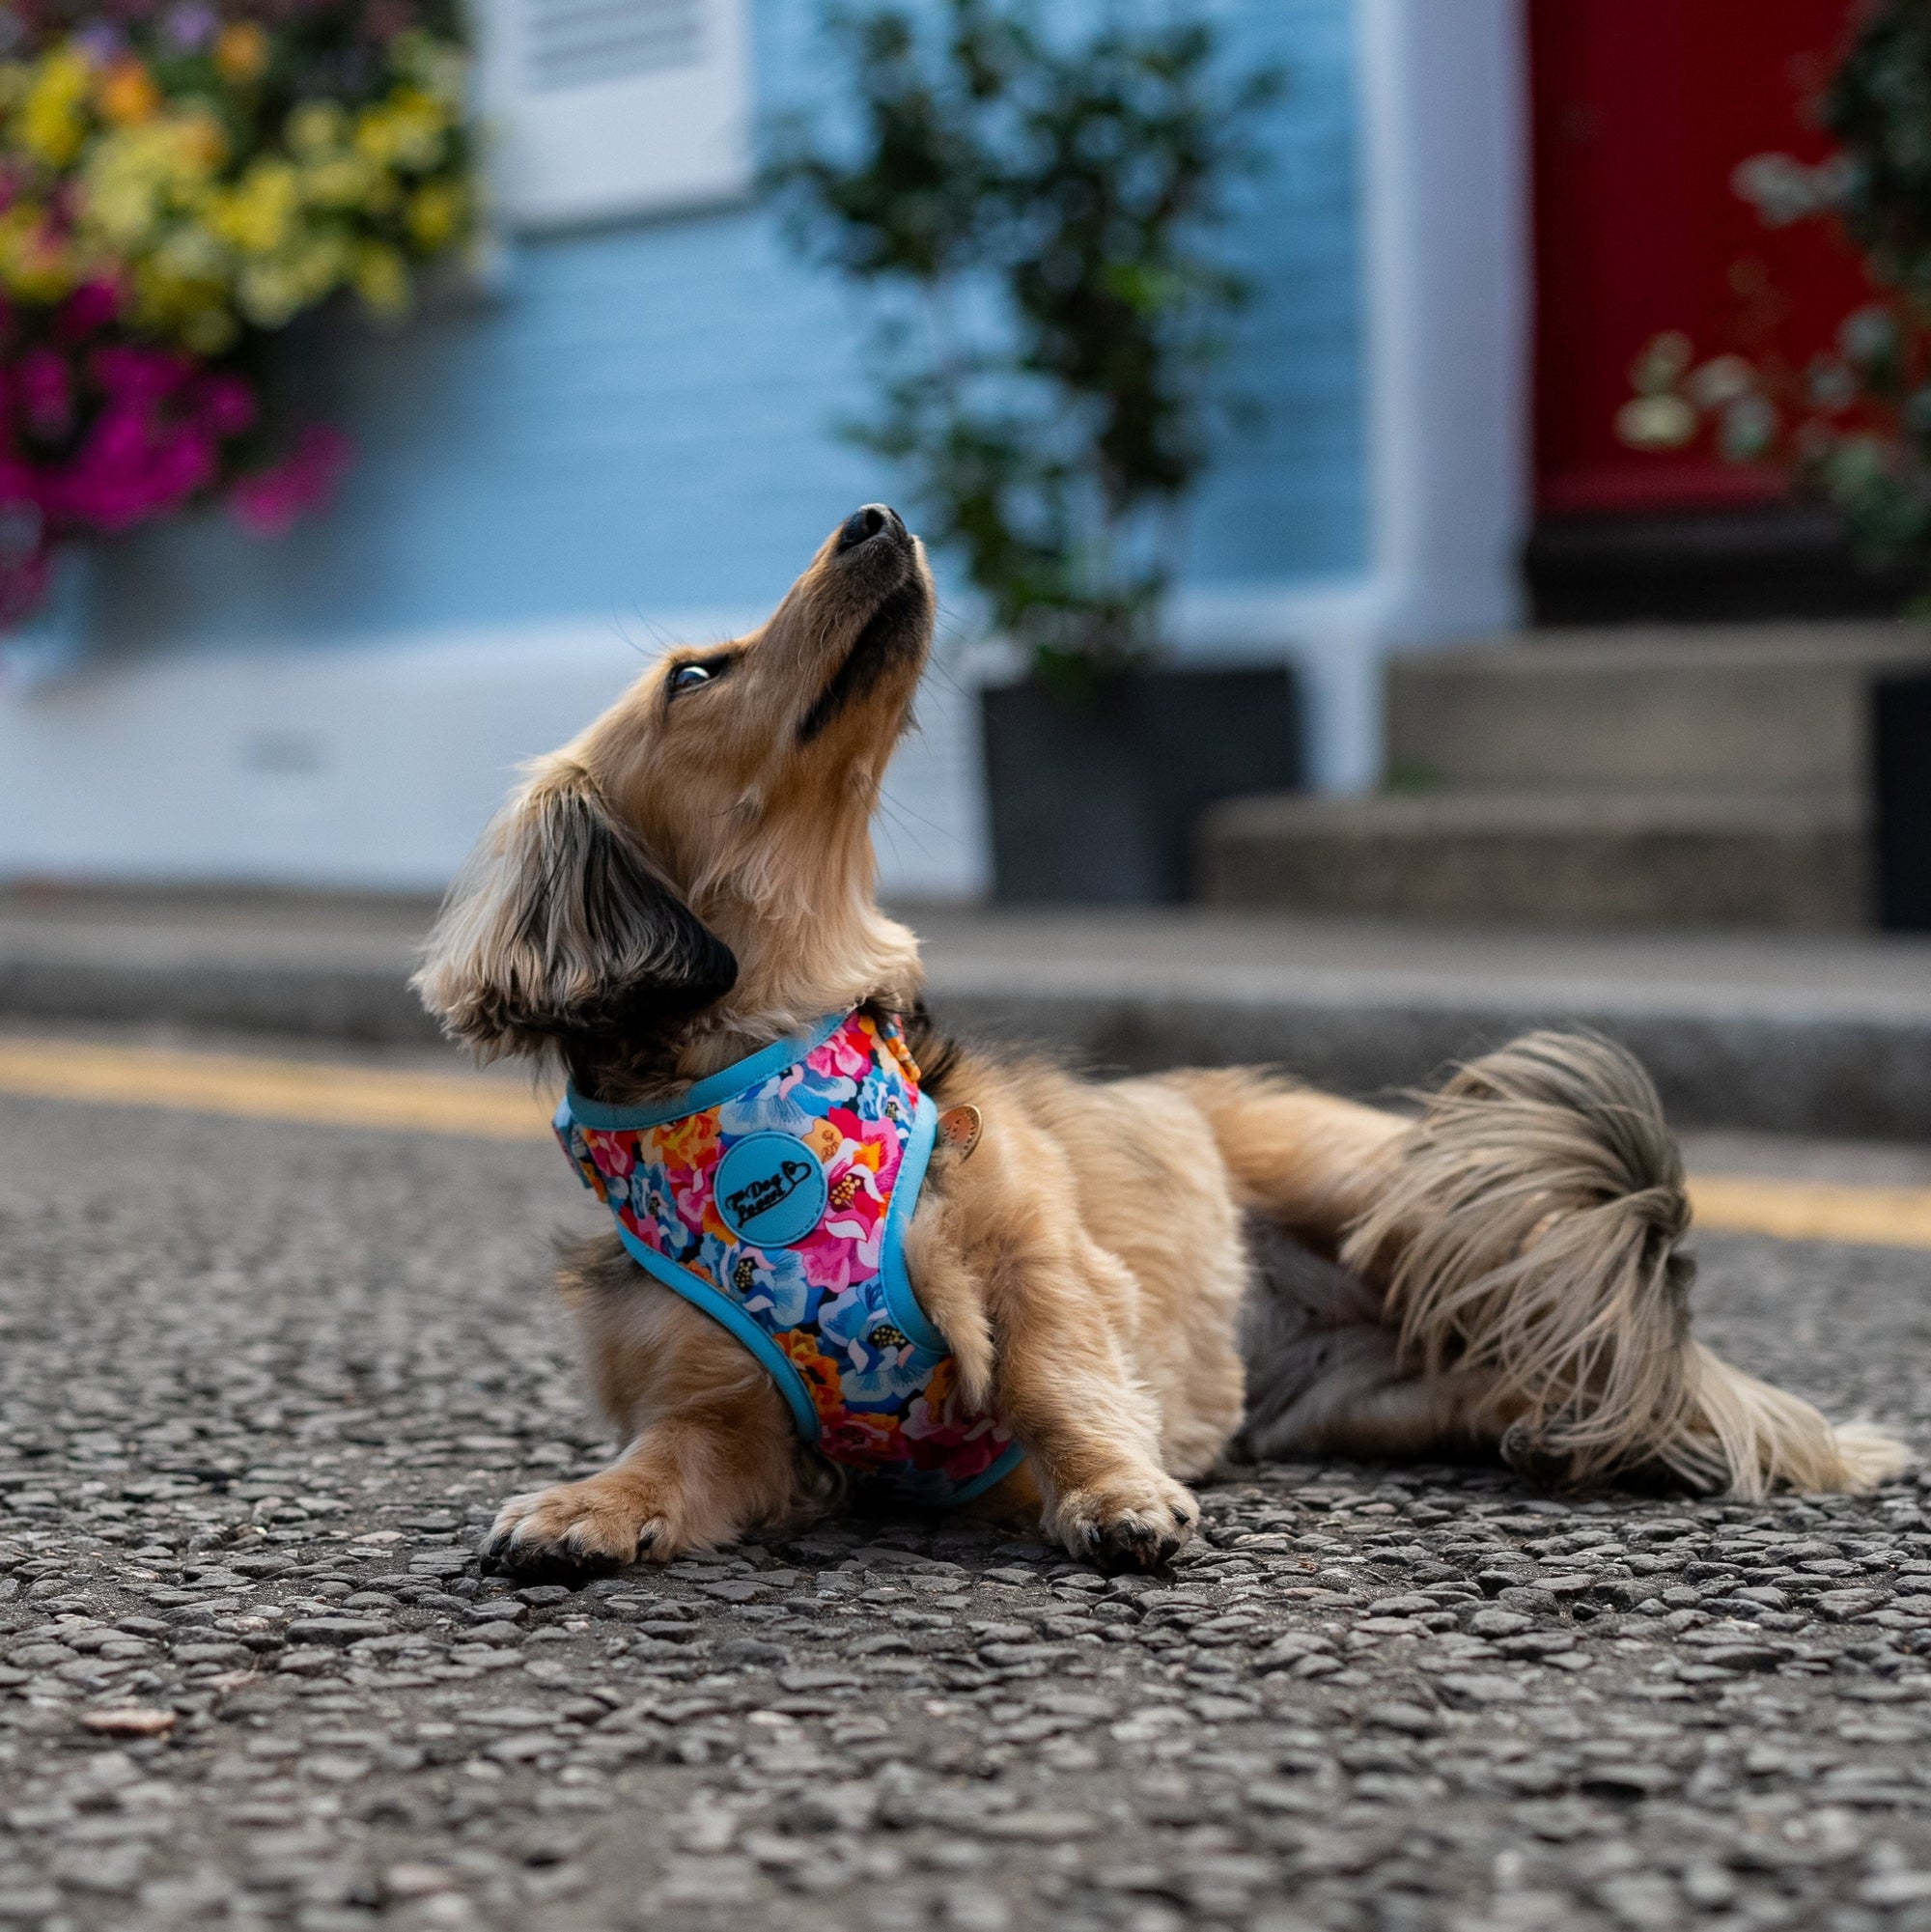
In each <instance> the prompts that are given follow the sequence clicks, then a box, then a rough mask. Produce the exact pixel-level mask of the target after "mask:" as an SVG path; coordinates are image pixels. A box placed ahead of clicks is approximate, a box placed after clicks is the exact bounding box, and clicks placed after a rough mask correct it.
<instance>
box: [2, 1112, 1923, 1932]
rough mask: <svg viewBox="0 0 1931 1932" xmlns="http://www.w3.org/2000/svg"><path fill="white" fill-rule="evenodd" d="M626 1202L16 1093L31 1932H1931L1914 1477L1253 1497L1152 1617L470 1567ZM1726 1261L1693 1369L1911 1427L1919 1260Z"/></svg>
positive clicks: (16, 1706) (1364, 1488)
mask: <svg viewBox="0 0 1931 1932" xmlns="http://www.w3.org/2000/svg"><path fill="white" fill-rule="evenodd" d="M595 1213H596V1210H595V1209H594V1207H592V1206H591V1205H590V1204H588V1203H587V1202H586V1201H584V1200H583V1199H582V1197H581V1196H580V1195H579V1193H578V1190H576V1189H575V1188H574V1186H573V1185H572V1184H571V1181H570V1179H569V1176H568V1174H567V1173H566V1172H565V1171H564V1168H563V1165H562V1162H561V1161H560V1159H559V1158H558V1157H557V1156H556V1155H555V1154H554V1153H553V1152H551V1151H549V1150H547V1149H546V1148H544V1147H542V1146H541V1145H533V1144H523V1143H517V1142H496V1143H492V1142H490V1141H486V1140H480V1139H465V1140H457V1139H444V1138H438V1137H434V1136H432V1135H429V1134H397V1133H383V1132H373V1131H364V1130H359V1129H353V1128H345V1127H327V1126H319V1125H308V1126H296V1125H287V1124H281V1123H277V1122H272V1121H266V1120H264V1121H251V1120H240V1119H218V1118H210V1117H200V1116H196V1115H191V1114H185V1113H175V1112H167V1111H159V1110H152V1109H136V1108H131V1107H130V1108H119V1107H114V1106H98V1105H76V1104H70V1103H67V1102H61V1101H53V1100H44V1099H33V1098H20V1097H13V1098H0V1651H4V1656H0V1822H4V1826H5V1830H4V1833H0V1926H6V1927H16V1926H33V1925H38V1926H42V1927H44V1928H47V1932H56V1928H95V1927H102V1928H106V1927H126V1928H130V1932H131V1928H137V1927H138V1928H141V1932H149V1929H150V1928H155V1932H162V1929H163V1928H168V1927H173V1926H182V1927H196V1928H199V1927H203V1926H210V1927H217V1928H219V1927H232V1928H253V1927H265V1928H266V1927H282V1926H293V1927H296V1928H299V1932H373V1928H377V1927H381V1928H387V1927H392V1926H393V1927H422V1928H432V1927H437V1928H457V1932H460V1929H461V1928H465V1927H472V1926H491V1927H495V1926H501V1927H506V1928H508V1927H516V1928H519V1932H521V1928H530V1932H594V1928H601V1927H606V1926H609V1927H642V1926H646V1925H648V1926H651V1927H659V1926H661V1927H667V1928H677V1927H682V1926H685V1925H691V1926H703V1925H716V1926H730V1927H734V1928H735V1927H743V1926H754V1927H764V1926H784V1927H793V1926H796V1927H801V1928H820V1927H822V1928H826V1932H831V1928H838V1932H846V1928H855V1932H913V1929H914V1928H925V1927H935V1928H952V1932H1003V1929H1004V1928H1008V1927H1015V1928H1018V1927H1028V1926H1035V1925H1039V1926H1052V1927H1059V1928H1066V1932H1085V1928H1089V1927H1090V1928H1100V1927H1107V1928H1112V1927H1118V1928H1122V1932H1169V1928H1174V1927H1178V1926H1182V1925H1195V1924H1198V1925H1213V1926H1229V1927H1232V1926H1251V1927H1255V1928H1265V1932H1298V1928H1305V1927H1325V1928H1332V1932H1422V1928H1432V1927H1437V1926H1440V1927H1443V1928H1453V1932H1464V1928H1467V1932H1477V1928H1479V1932H1531V1928H1539V1927H1544V1926H1548V1927H1561V1928H1563V1932H1572V1928H1588V1927H1594V1926H1618V1927H1628V1928H1631V1932H1650V1928H1660V1927H1667V1926H1674V1925H1679V1924H1682V1925H1698V1926H1709V1927H1713V1928H1714V1927H1729V1928H1758V1927H1761V1928H1772V1927H1784V1926H1787V1927H1792V1928H1810V1927H1823V1928H1828V1932H1889V1928H1898V1932H1919V1929H1921V1928H1931V1753H1927V1752H1926V1750H1925V1744H1926V1741H1927V1739H1931V1521H1927V1516H1926V1513H1925V1509H1924V1507H1923V1505H1922V1501H1921V1499H1920V1491H1919V1489H1918V1488H1917V1484H1916V1483H1915V1481H1913V1480H1909V1479H1907V1480H1906V1481H1905V1482H1903V1483H1901V1484H1899V1485H1896V1486H1893V1487H1892V1488H1891V1489H1889V1491H1887V1492H1886V1493H1885V1494H1883V1495H1882V1496H1880V1497H1877V1498H1872V1499H1868V1500H1863V1501H1857V1502H1845V1501H1840V1500H1834V1499H1828V1498H1812V1499H1807V1500H1805V1499H1797V1498H1789V1499H1784V1500H1780V1501H1778V1502H1777V1503H1775V1504H1774V1505H1772V1506H1769V1507H1765V1508H1744V1507H1737V1506H1726V1505H1721V1504H1710V1503H1686V1502H1685V1501H1683V1500H1681V1499H1666V1498H1665V1499H1654V1498H1652V1499H1635V1498H1616V1497H1602V1498H1592V1499H1588V1500H1582V1501H1573V1500H1572V1501H1570V1502H1567V1503H1558V1502H1554V1501H1552V1500H1549V1499H1547V1498H1542V1497H1540V1496H1537V1495H1534V1494H1533V1493H1531V1492H1529V1491H1527V1490H1525V1489H1524V1488H1523V1487H1522V1486H1521V1485H1520V1484H1518V1483H1517V1482H1515V1481H1514V1480H1513V1479H1512V1478H1510V1477H1508V1476H1507V1475H1505V1474H1503V1473H1502V1472H1500V1471H1496V1470H1434V1469H1430V1470H1416V1469H1377V1468H1361V1467H1355V1466H1340V1465H1304V1466H1292V1467H1274V1468H1268V1469H1264V1470H1255V1471H1242V1472H1238V1473H1236V1474H1234V1475H1232V1476H1231V1477H1230V1479H1229V1480H1227V1481H1225V1482H1222V1483H1217V1484H1215V1485H1211V1486H1209V1487H1208V1489H1207V1491H1206V1493H1205V1497H1204V1500H1205V1503H1206V1522H1207V1534H1206V1538H1205V1540H1204V1541H1203V1542H1202V1543H1201V1545H1199V1546H1198V1548H1197V1549H1196V1551H1195V1552H1193V1553H1191V1555H1190V1560H1187V1561H1185V1562H1184V1563H1183V1564H1182V1566H1181V1567H1180V1568H1178V1569H1177V1570H1176V1572H1175V1573H1174V1575H1173V1576H1172V1577H1171V1578H1170V1579H1161V1580H1133V1581H1123V1582H1109V1581H1108V1580H1106V1579H1105V1578H1103V1577H1101V1576H1099V1575H1097V1574H1096V1573H1094V1572H1092V1571H1089V1570H1086V1569H1082V1568H1079V1567H1077V1566H1076V1565H1074V1564H1072V1563H1070V1562H1068V1561H1066V1560H1064V1559H1062V1558H1061V1557H1059V1556H1057V1555H1055V1554H1053V1553H1052V1552H1050V1551H1048V1550H1046V1549H1044V1548H1043V1547H1041V1546H1040V1545H1038V1544H1036V1543H1033V1542H1030V1541H1027V1540H1022V1539H1021V1540H1013V1539H1011V1538H1010V1537H1009V1536H1008V1535H1006V1534H1003V1533H1000V1532H994V1531H990V1530H980V1529H976V1528H974V1527H972V1526H966V1525H962V1524H959V1523H957V1522H953V1521H949V1520H945V1519H938V1520H934V1519H872V1520H868V1521H863V1522H857V1521H841V1522H837V1523H834V1524H831V1525H828V1526H823V1527H820V1528H818V1529H814V1530H812V1531H810V1532H808V1533H804V1534H801V1535H798V1536H796V1537H791V1538H782V1537H780V1538H774V1539H772V1540H770V1541H769V1542H765V1543H760V1544H754V1545H750V1546H747V1547H744V1548H742V1549H738V1550H733V1551H730V1552H727V1553H723V1554H719V1555H716V1556H714V1557H711V1558H707V1559H703V1560H689V1561H686V1562H683V1563H680V1564H678V1565H677V1566H675V1567H674V1568H673V1569H671V1570H669V1571H668V1572H658V1571H638V1572H632V1573H629V1574H626V1575H625V1576H623V1577H621V1578H617V1579H613V1580H611V1581H610V1582H605V1583H602V1584H598V1585H596V1586H594V1587H593V1588H591V1589H590V1590H588V1591H585V1592H583V1593H581V1594H579V1595H574V1596H573V1595H568V1594H565V1593H561V1592H559V1591H558V1590H556V1589H554V1588H549V1589H536V1590H524V1591H520V1592H519V1591H518V1590H516V1589H515V1588H513V1587H512V1586H511V1585H510V1584H509V1583H507V1582H499V1581H495V1580H484V1579H479V1578H478V1577H477V1575H476V1574H475V1570H474V1566H473V1564H472V1563H471V1562H470V1560H469V1558H468V1555H467V1552H468V1549H469V1546H470V1544H471V1542H472V1540H473V1538H474V1536H475V1535H476V1533H477V1531H478V1530H479V1529H480V1528H481V1527H482V1526H483V1525H484V1524H485V1523H486V1522H487V1521H488V1519H489V1516H490V1512H491V1509H492V1506H493V1505H494V1503H495V1502H496V1500H497V1499H498V1498H501V1497H502V1496H504V1495H506V1494H508V1493H511V1492H513V1491H516V1490H518V1489H523V1488H528V1487H532V1486H534V1485H537V1484H540V1483H542V1482H545V1481H548V1480H552V1479H554V1478H556V1477H557V1476H560V1475H564V1474H568V1473H570V1472H571V1471H573V1470H579V1469H587V1468H589V1467H591V1466H594V1464H595V1462H596V1460H597V1457H598V1453H599V1448H600V1445H599V1442H598V1440H597V1429H596V1426H595V1424H594V1422H593V1421H592V1420H591V1418H589V1417H588V1415H587V1414H586V1413H585V1411H584V1409H583V1408H582V1406H581V1404H580V1400H579V1396H578V1392H577V1386H576V1383H575V1380H574V1373H573V1370H572V1366H571V1363H570V1360H569V1355H568V1345H567V1336H566V1334H565V1331H564V1330H563V1328H562V1325H561V1322H560V1321H559V1319H558V1318H557V1316H556V1314H555V1312H554V1311H553V1310H551V1309H550V1308H549V1307H548V1306H547V1305H546V1301H545V1298H544V1295H543V1293H542V1289H541V1278H542V1274H543V1271H544V1266H545V1257H546V1247H547V1245H548V1242H549V1240H550V1238H551V1237H552V1236H553V1235H554V1233H555V1232H557V1231H558V1230H559V1229H560V1228H563V1227H566V1226H573V1225H583V1224H586V1218H593V1219H591V1220H589V1222H588V1224H594V1215H595ZM1700 1246H1701V1251H1702V1257H1703V1264H1704V1270H1703V1285H1702V1288H1701V1290H1700V1294H1701V1304H1702V1322H1703V1326H1704V1330H1705V1332H1706V1333H1708V1334H1709V1335H1710V1336H1711V1337H1712V1338H1714V1339H1715V1340H1717V1341H1718V1342H1719V1343H1720V1344H1721V1346H1723V1347H1724V1348H1726V1349H1727V1350H1729V1351H1730V1352H1732V1353H1733V1354H1734V1355H1735V1356H1737V1357H1738V1358H1741V1359H1742V1360H1743V1361H1745V1362H1746V1363H1747V1364H1748V1365H1749V1366H1750V1367H1753V1368H1755V1369H1758V1370H1760V1371H1762V1372H1766V1373H1769V1374H1771V1375H1773V1376H1776V1377H1777V1378H1779V1379H1781V1380H1784V1381H1786V1382H1788V1383H1789V1384H1790V1385H1792V1386H1795V1387H1798V1388H1800V1389H1802V1390H1803V1391H1804V1392H1805V1393H1806V1394H1808V1395H1811V1396H1812V1397H1814V1398H1816V1399H1818V1400H1820V1401H1822V1402H1824V1403H1826V1404H1827V1405H1828V1406H1830V1407H1831V1408H1833V1410H1835V1411H1838V1412H1841V1413H1844V1414H1854V1413H1867V1414H1873V1415H1877V1416H1880V1417H1883V1418H1886V1419H1889V1420H1891V1421H1893V1422H1896V1423H1899V1424H1901V1425H1903V1426H1905V1427H1906V1428H1907V1429H1908V1430H1910V1431H1911V1432H1912V1433H1914V1435H1915V1436H1916V1437H1917V1440H1919V1441H1921V1442H1926V1443H1927V1444H1931V1382H1927V1378H1926V1376H1925V1374H1924V1372H1923V1364H1924V1363H1925V1361H1926V1360H1927V1358H1928V1357H1927V1351H1928V1350H1931V1298H1927V1296H1926V1292H1925V1290H1926V1275H1927V1272H1931V1256H1926V1255H1925V1254H1921V1253H1917V1252H1914V1251H1911V1250H1910V1249H1906V1248H1896V1247H1893V1248H1889V1249H1882V1248H1876V1247H1833V1246H1820V1245H1801V1244H1781V1245H1780V1244H1777V1243H1774V1242H1771V1241H1768V1240H1764V1239H1761V1238H1756V1237H1749V1236H1709V1237H1705V1238H1704V1239H1703V1240H1702V1242H1701V1244H1700ZM128 1712H132V1713H134V1714H135V1715H133V1716H131V1717H130V1716H127V1715H126V1713H128ZM116 1713H120V1714H122V1715H118V1716H117V1715H114V1714H116ZM103 1726H104V1729H103V1728H100V1727H103ZM144 1729H145V1730H148V1731H151V1732H152V1733H154V1734H152V1735H146V1736H143V1735H139V1734H138V1733H139V1732H140V1731H142V1730H144ZM126 1732H133V1733H136V1734H132V1735H126V1734H117V1733H126Z"/></svg>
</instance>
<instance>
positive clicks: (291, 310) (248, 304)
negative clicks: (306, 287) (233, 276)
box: [235, 261, 302, 328]
mask: <svg viewBox="0 0 1931 1932" xmlns="http://www.w3.org/2000/svg"><path fill="white" fill-rule="evenodd" d="M235 294H236V296H237V298H238V300H239V302H240V304H241V313H242V314H243V315H244V316H246V317H247V318H248V320H249V321H250V322H253V323H254V324H255V326H256V327H257V328H280V327H281V326H282V325H283V324H284V323H285V322H291V321H293V320H294V316H295V314H296V312H297V311H298V310H299V309H300V308H301V305H302V299H301V284H300V283H299V282H298V281H297V280H296V278H295V277H294V274H293V273H291V272H290V269H289V267H288V266H287V265H286V264H285V263H282V262H278V261H269V262H251V263H249V264H248V266H246V267H245V268H243V269H242V270H241V273H240V275H239V276H238V279H237V281H236V285H235Z"/></svg>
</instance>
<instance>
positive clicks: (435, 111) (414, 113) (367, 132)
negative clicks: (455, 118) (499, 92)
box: [355, 87, 450, 175]
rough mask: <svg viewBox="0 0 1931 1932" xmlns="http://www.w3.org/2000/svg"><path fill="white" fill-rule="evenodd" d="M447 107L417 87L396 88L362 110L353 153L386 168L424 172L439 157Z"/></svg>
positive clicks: (415, 172)
mask: <svg viewBox="0 0 1931 1932" xmlns="http://www.w3.org/2000/svg"><path fill="white" fill-rule="evenodd" d="M449 125H450V117H449V110H448V109H447V108H446V107H445V106H444V105H443V104H442V102H441V101H439V100H437V99H436V98H434V96H433V95H428V94H425V93H424V92H423V91H422V89H421V88H419V87H399V88H397V89H396V91H395V92H394V93H393V94H392V95H390V97H389V98H388V99H387V100H384V101H379V102H378V104H377V105H376V106H374V107H366V108H364V109H363V110H362V114H361V116H360V118H359V119H358V120H357V121H356V124H355V152H356V153H357V154H361V155H362V156H363V157H364V158H365V159H367V160H371V161H374V162H376V163H377V164H378V166H380V167H385V168H406V169H407V170H408V171H409V172H410V173H411V174H418V175H420V174H427V173H428V172H429V171H430V169H432V168H434V166H435V165H436V164H437V163H438V162H439V161H440V160H441V159H442V151H443V139H444V136H445V135H446V134H447V133H448V131H449Z"/></svg>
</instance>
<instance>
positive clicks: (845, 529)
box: [838, 503, 905, 556]
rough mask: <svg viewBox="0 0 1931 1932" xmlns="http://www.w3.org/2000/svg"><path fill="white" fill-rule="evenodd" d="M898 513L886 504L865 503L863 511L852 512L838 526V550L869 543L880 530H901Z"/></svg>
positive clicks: (843, 551)
mask: <svg viewBox="0 0 1931 1932" xmlns="http://www.w3.org/2000/svg"><path fill="white" fill-rule="evenodd" d="M904 528H905V525H904V523H902V522H901V521H900V520H899V513H898V512H897V511H896V510H894V509H893V508H892V507H891V506H890V505H889V504H886V503H867V504H866V505H865V506H864V508H863V509H861V510H854V511H853V513H852V514H851V516H849V517H848V518H846V519H845V520H844V522H842V523H841V524H840V525H839V526H838V550H839V554H840V555H841V556H842V555H843V554H844V553H845V551H847V550H853V549H856V548H857V546H859V545H860V544H864V543H869V542H870V541H871V539H872V538H874V537H876V536H877V535H878V534H879V532H880V531H881V530H903V529H904Z"/></svg>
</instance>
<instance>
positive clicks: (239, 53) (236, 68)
mask: <svg viewBox="0 0 1931 1932" xmlns="http://www.w3.org/2000/svg"><path fill="white" fill-rule="evenodd" d="M272 52H273V48H272V47H271V45H270V44H269V41H268V37H267V35H266V34H265V33H264V32H263V31H262V29H261V27H260V26H259V25H258V24H257V23H256V22H255V21H253V20H235V21H232V22H231V23H230V24H229V25H227V26H225V27H223V28H222V30H221V33H220V35H219V37H218V38H217V39H216V41H215V42H214V70H215V71H216V72H217V73H218V74H220V76H221V78H222V79H223V80H225V81H228V82H230V83H231V84H232V85H234V86H236V87H245V86H246V85H247V84H248V82H250V81H251V80H260V79H261V77H262V75H263V74H264V73H266V71H267V68H268V56H269V55H270V54H271V53H272Z"/></svg>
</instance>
